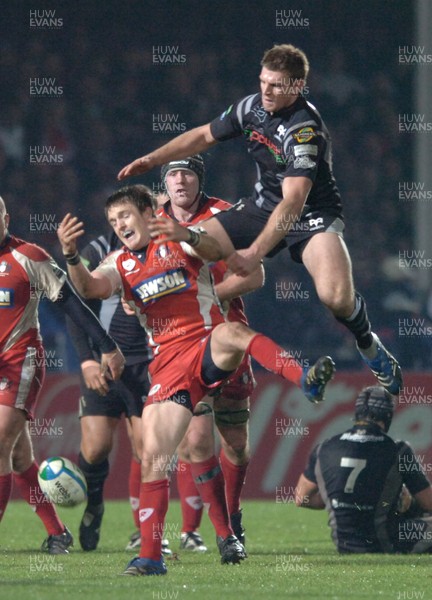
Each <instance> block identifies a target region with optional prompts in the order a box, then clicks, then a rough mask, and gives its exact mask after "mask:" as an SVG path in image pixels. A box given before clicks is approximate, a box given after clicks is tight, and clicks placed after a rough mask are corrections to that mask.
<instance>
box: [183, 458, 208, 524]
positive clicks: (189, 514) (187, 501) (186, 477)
mask: <svg viewBox="0 0 432 600" xmlns="http://www.w3.org/2000/svg"><path fill="white" fill-rule="evenodd" d="M177 488H178V491H179V496H180V504H181V511H182V518H183V523H182V528H181V530H182V531H184V532H187V531H196V530H197V529H198V527H199V526H200V523H201V517H202V513H203V503H202V500H201V496H200V495H199V492H198V489H197V486H196V485H195V481H194V478H193V476H192V469H191V465H190V463H187V462H184V461H183V460H180V459H179V460H178V461H177Z"/></svg>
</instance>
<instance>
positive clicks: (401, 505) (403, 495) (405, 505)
mask: <svg viewBox="0 0 432 600" xmlns="http://www.w3.org/2000/svg"><path fill="white" fill-rule="evenodd" d="M411 502H412V496H411V494H410V492H409V490H408V488H407V487H406V485H405V484H403V485H402V489H401V492H400V495H399V499H398V503H397V511H398V513H400V514H403V513H405V512H407V510H408V509H409V507H410V506H411Z"/></svg>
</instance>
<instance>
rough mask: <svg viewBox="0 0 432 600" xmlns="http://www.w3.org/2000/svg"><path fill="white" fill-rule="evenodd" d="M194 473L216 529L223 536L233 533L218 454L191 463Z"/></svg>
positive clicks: (217, 533)
mask: <svg viewBox="0 0 432 600" xmlns="http://www.w3.org/2000/svg"><path fill="white" fill-rule="evenodd" d="M191 470H192V475H193V477H194V479H195V483H196V485H197V488H198V490H199V493H200V496H201V498H202V500H203V502H204V504H205V505H208V507H209V508H208V515H209V517H210V521H211V522H212V523H213V526H214V528H215V531H216V535H220V536H222V537H223V538H226V537H228V536H229V535H233V531H232V529H231V526H230V524H229V518H228V509H227V505H226V499H225V480H224V476H223V473H222V469H221V467H220V464H219V461H218V459H217V458H216V456H211V457H210V458H208V459H207V460H204V461H202V462H199V463H191Z"/></svg>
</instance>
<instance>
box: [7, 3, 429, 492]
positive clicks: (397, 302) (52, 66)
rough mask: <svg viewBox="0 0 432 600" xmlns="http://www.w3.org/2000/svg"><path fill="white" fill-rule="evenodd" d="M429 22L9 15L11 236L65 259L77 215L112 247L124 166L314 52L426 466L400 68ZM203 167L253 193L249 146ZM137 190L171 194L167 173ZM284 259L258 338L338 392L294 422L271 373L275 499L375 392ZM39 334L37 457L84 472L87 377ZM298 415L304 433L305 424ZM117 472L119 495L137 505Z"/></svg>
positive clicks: (263, 385)
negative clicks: (265, 64) (65, 231)
mask: <svg viewBox="0 0 432 600" xmlns="http://www.w3.org/2000/svg"><path fill="white" fill-rule="evenodd" d="M414 7H415V3H414V2H412V1H403V2H398V3H396V4H395V3H394V2H393V1H386V0H380V1H379V2H376V1H364V0H355V1H350V2H349V3H348V2H346V3H340V2H339V1H337V0H324V1H322V2H316V1H315V2H312V1H311V2H308V1H307V0H305V1H304V2H293V3H287V2H284V1H283V0H280V1H273V0H272V1H268V2H256V1H249V2H226V1H223V0H222V1H219V2H199V1H195V0H184V1H179V2H168V1H166V0H162V1H158V2H155V1H150V2H133V1H126V2H110V1H105V2H99V1H95V0H91V1H85V2H84V1H81V0H78V1H75V2H74V3H73V4H71V3H68V2H63V1H57V2H37V1H34V2H27V1H23V2H19V3H2V6H1V22H0V27H1V36H0V77H1V81H2V86H1V87H0V105H1V111H0V190H1V191H0V193H1V195H2V196H3V197H4V199H5V201H6V203H7V205H8V206H9V208H10V212H11V214H12V227H11V230H12V231H13V233H14V234H15V235H18V236H21V237H24V238H25V239H30V240H32V241H34V242H36V243H38V244H41V245H42V246H43V247H45V248H47V249H48V250H49V251H50V252H52V253H53V254H54V255H55V256H56V257H57V258H59V259H60V260H61V257H59V253H58V245H57V243H56V235H55V229H56V227H57V224H58V222H59V221H60V220H61V218H62V217H63V215H64V214H65V213H66V212H67V211H72V212H74V213H76V214H78V215H79V216H80V217H81V218H82V219H83V220H84V221H85V223H86V229H87V234H88V236H89V237H90V236H92V235H94V234H99V233H101V232H102V231H104V230H105V223H104V219H103V214H102V206H103V202H104V199H105V198H106V196H107V195H108V194H109V193H110V192H111V191H112V190H113V189H115V188H116V187H118V185H117V183H116V180H115V176H116V173H117V172H118V170H119V168H120V167H121V166H123V165H124V164H126V163H127V162H130V160H132V159H133V158H135V157H137V156H139V155H141V154H143V153H144V152H145V151H148V150H150V149H152V148H153V147H155V146H158V145H161V144H163V143H164V142H165V141H167V140H169V139H170V138H171V137H172V136H173V135H175V134H177V133H179V132H181V131H183V130H185V129H188V128H191V127H193V126H196V125H199V124H202V123H204V122H206V121H208V120H210V119H211V118H213V117H215V116H217V115H218V114H219V113H221V112H222V111H223V110H224V109H225V108H226V107H227V106H228V105H229V104H230V103H231V102H232V101H233V100H235V99H237V98H239V97H241V96H242V95H246V94H249V93H252V92H254V91H255V90H257V89H258V73H259V62H260V59H261V56H262V54H263V51H264V50H265V49H266V48H268V47H270V46H271V45H272V44H273V43H275V42H291V43H294V44H296V45H298V46H300V47H301V48H302V49H303V50H305V52H306V53H307V55H308V57H309V60H310V63H311V73H310V77H309V80H308V85H307V96H308V99H310V101H311V102H312V103H316V105H317V107H318V109H319V110H320V111H321V114H322V116H323V117H324V119H325V121H326V123H327V126H328V127H329V129H330V133H331V135H332V138H333V143H334V171H335V175H336V178H337V181H338V184H339V187H340V189H341V192H342V196H343V200H344V207H345V208H344V212H345V216H346V220H347V231H346V240H347V242H348V245H349V248H350V252H351V256H352V259H353V264H354V274H355V279H356V283H357V288H358V289H359V290H360V291H361V292H362V293H363V295H364V296H365V297H366V299H367V303H368V309H369V313H370V317H371V320H372V323H373V324H374V329H375V330H376V331H377V333H378V334H379V335H380V336H381V337H382V339H383V341H384V342H385V344H386V345H388V346H389V347H390V348H391V349H392V350H393V351H394V353H395V354H396V355H397V356H398V358H399V359H400V362H401V364H402V366H403V368H404V369H405V371H407V372H408V371H409V372H410V373H411V375H410V376H409V377H408V380H407V381H408V382H409V385H407V384H406V389H405V391H404V395H403V396H402V401H400V402H399V404H400V406H399V408H400V409H401V414H400V417H401V418H400V433H401V435H403V437H408V439H411V441H412V442H413V446H414V447H415V449H416V450H417V451H418V452H422V453H423V454H422V456H423V457H424V461H423V462H425V461H426V462H427V459H428V455H429V453H430V450H431V449H430V448H429V443H430V439H431V435H430V434H431V423H430V418H429V414H430V407H429V406H428V404H429V403H430V402H429V398H430V399H431V400H432V396H429V394H428V390H430V389H431V386H430V382H429V379H428V376H427V374H425V373H426V372H427V371H428V370H429V368H430V364H431V339H432V336H431V333H432V329H429V327H430V326H431V313H432V308H431V305H432V300H431V299H430V298H429V291H428V290H422V292H421V293H420V291H419V288H418V286H416V275H417V272H416V269H408V268H401V267H400V263H399V257H400V256H401V253H403V252H408V256H409V253H410V252H412V251H413V248H414V243H415V242H414V240H415V232H414V214H415V210H416V201H406V200H404V199H401V197H400V186H401V184H402V185H403V184H404V182H412V181H413V180H414V176H413V137H414V136H413V135H407V134H405V135H404V134H401V133H400V132H399V129H398V116H399V115H400V114H405V113H409V112H410V111H411V112H412V106H413V81H414V73H415V69H416V67H414V66H413V65H407V64H401V63H400V61H399V55H400V47H404V46H411V45H414V44H415V38H414ZM420 68H428V67H427V66H424V67H420ZM429 68H431V67H429ZM205 158H206V166H207V174H206V190H207V192H208V193H210V194H212V195H216V196H219V197H222V198H224V199H227V200H229V201H235V200H236V199H238V198H239V197H241V196H244V195H246V194H247V193H248V192H249V191H250V190H251V188H252V185H253V181H254V176H255V169H254V166H253V163H252V161H251V160H250V159H249V157H248V155H247V153H246V151H245V148H244V145H243V142H242V141H239V140H237V141H233V142H229V143H225V144H221V145H219V146H217V147H215V148H214V149H212V150H211V151H210V152H208V153H207V155H206V157H205ZM134 181H136V182H142V183H145V184H147V185H149V186H150V187H152V188H153V189H154V190H155V191H157V190H159V189H160V183H159V180H158V173H157V172H156V171H154V172H152V173H150V174H148V175H146V176H145V177H142V178H137V179H135V180H134ZM418 250H421V249H418ZM285 258H287V257H285V256H282V255H280V256H279V257H278V258H276V259H274V260H272V261H271V262H268V263H267V264H266V271H267V282H266V286H265V288H264V289H262V290H259V291H257V292H256V293H255V294H254V295H251V296H250V297H249V298H247V308H248V314H249V316H250V321H251V325H252V326H253V327H255V328H257V329H259V330H260V331H262V332H264V333H267V334H270V335H272V336H273V337H274V338H275V339H276V340H277V341H278V342H279V343H282V344H284V345H286V346H288V347H290V348H292V349H294V351H295V352H296V353H297V356H298V358H299V359H300V360H303V361H306V360H307V358H306V357H310V358H311V359H314V358H316V357H317V356H318V355H320V354H323V353H325V354H331V355H332V356H333V357H334V359H335V361H336V363H337V366H338V376H337V378H336V380H335V382H334V384H332V386H331V388H330V391H329V399H328V402H329V404H328V408H327V409H325V408H322V407H320V408H319V409H318V412H316V413H312V412H311V408H310V407H308V406H304V405H299V408H298V410H297V409H296V410H294V411H292V410H291V409H292V402H297V396H296V391H295V390H292V389H290V388H288V387H287V386H284V385H283V384H281V383H280V382H279V381H276V380H275V379H274V378H272V377H269V376H267V375H263V374H261V373H259V372H258V378H259V386H258V390H257V393H256V397H255V400H254V408H253V412H254V417H253V428H252V433H253V436H252V445H253V447H254V449H255V450H256V451H257V452H256V458H254V459H253V462H252V469H256V471H253V470H252V471H251V475H250V477H249V480H250V481H251V482H255V481H258V480H257V479H255V474H256V476H257V477H259V478H260V481H261V483H260V484H259V485H258V484H257V485H256V486H251V485H249V484H248V487H247V490H248V494H249V495H254V494H267V495H268V496H269V497H272V496H274V495H275V493H277V492H274V491H273V487H275V484H274V482H275V481H276V479H274V480H273V479H272V480H271V483H263V479H264V478H265V475H264V473H265V471H266V468H265V465H267V466H268V465H270V464H273V463H272V462H271V461H275V462H274V464H281V461H282V457H283V460H284V461H288V462H287V464H288V463H289V465H291V466H290V467H289V468H291V471H287V469H285V470H284V469H281V468H280V469H279V471H280V473H279V475H278V477H279V479H278V480H277V482H278V483H277V485H285V486H287V487H288V488H289V487H290V486H292V485H293V484H294V480H295V477H296V475H297V474H298V472H299V471H300V469H301V467H302V465H303V462H304V457H305V455H306V453H307V451H308V449H309V446H311V445H312V442H315V441H316V440H317V439H319V437H320V436H323V435H328V434H329V433H330V432H331V431H333V430H336V429H340V428H341V427H345V426H347V424H348V419H347V416H348V414H349V413H350V411H351V406H352V399H353V397H354V395H355V392H356V391H357V390H358V389H359V388H360V387H361V386H362V385H364V384H366V383H372V382H373V380H372V378H371V376H370V374H369V372H368V371H367V369H365V368H364V367H363V365H362V363H361V361H360V359H359V357H358V354H357V351H356V350H355V347H354V343H353V340H352V337H351V335H350V334H349V333H348V332H347V331H346V330H345V328H343V327H342V326H339V325H338V324H337V323H336V322H335V321H334V319H333V318H332V317H331V316H330V315H329V314H328V313H327V312H326V311H325V310H324V308H323V307H322V306H321V305H320V304H319V302H318V300H317V298H316V295H315V292H314V290H313V286H312V284H311V281H310V279H309V278H308V276H307V274H306V272H305V271H304V270H303V269H302V268H301V267H299V266H297V265H295V264H294V263H293V262H292V261H290V260H289V259H288V260H285ZM41 322H42V328H43V333H44V337H45V345H46V350H47V359H46V360H47V367H48V373H49V375H48V378H47V384H46V388H45V393H44V395H43V397H42V399H41V401H40V408H39V414H38V421H37V422H36V426H35V428H34V430H33V435H34V439H35V444H36V447H37V448H38V452H39V454H40V455H39V456H38V458H44V457H45V456H46V455H48V454H53V453H57V452H58V453H60V452H63V453H65V454H68V455H69V456H71V458H74V457H75V456H76V452H77V449H78V439H79V437H78V424H77V420H76V418H75V408H76V404H77V388H76V377H77V376H76V373H77V366H78V365H77V362H76V358H75V356H74V353H73V350H72V349H71V347H70V342H69V339H68V337H67V334H66V332H65V329H64V324H63V321H62V318H61V315H59V314H58V312H57V311H56V310H55V309H54V307H52V306H51V305H50V304H49V303H48V302H43V303H42V308H41ZM345 373H346V375H345ZM54 392H55V393H54ZM272 394H273V395H272ZM47 399H50V403H48V401H47ZM402 404H404V406H402ZM302 406H303V408H302ZM341 407H342V408H341ZM408 408H409V410H410V416H407V415H408V413H407V415H406V416H405V417H403V415H404V412H405V410H408ZM333 409H334V412H332V411H333ZM290 411H291V412H290ZM323 411H324V412H323ZM293 414H294V415H295V417H296V418H297V419H300V421H297V422H296V423H294V422H290V421H289V420H290V419H291V418H294V417H293ZM314 415H315V416H314ZM341 415H342V416H343V418H342V417H341ZM281 418H283V419H285V421H284V422H283V423H284V424H283V423H282V422H281V421H280V419H281ZM277 419H279V421H277ZM311 421H314V426H313V427H312V425H311ZM315 421H316V422H315ZM278 422H279V425H277V423H278ZM281 423H282V425H281ZM281 426H282V430H280V429H279V430H277V428H278V427H281ZM295 429H297V430H298V431H297V432H296V431H295ZM288 430H290V431H288ZM291 430H292V431H291ZM306 430H307V432H306ZM60 431H61V433H60ZM281 431H282V433H281ZM410 432H411V434H412V435H409V433H410ZM263 440H265V441H266V444H264V445H263V446H261V443H262V442H263ZM264 446H265V447H264ZM125 448H126V445H125V439H124V438H121V440H120V441H119V443H118V445H117V448H116V456H117V455H118V456H119V457H122V456H126V453H127V451H126V450H125ZM270 449H271V450H270ZM299 449H300V450H299ZM263 455H264V458H263ZM265 456H267V458H265ZM287 457H288V458H287ZM116 460H117V459H116V458H115V459H114V462H116ZM260 461H261V462H260ZM284 464H285V463H284ZM285 466H286V465H285ZM287 468H288V467H287ZM118 472H119V471H117V470H115V473H118ZM115 473H114V475H113V476H112V477H111V482H110V488H109V489H110V493H112V494H113V495H119V494H120V495H121V494H123V495H124V494H125V493H126V487H124V486H123V483H124V482H123V480H122V479H121V476H120V475H118V476H117V475H115ZM287 473H289V474H288V475H287ZM266 486H267V487H266ZM269 486H270V487H269ZM276 487H277V486H276ZM288 495H289V494H288Z"/></svg>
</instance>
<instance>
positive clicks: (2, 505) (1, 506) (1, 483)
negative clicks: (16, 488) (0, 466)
mask: <svg viewBox="0 0 432 600" xmlns="http://www.w3.org/2000/svg"><path fill="white" fill-rule="evenodd" d="M11 493H12V473H8V474H7V475H0V521H1V520H2V518H3V515H4V513H5V510H6V506H7V505H8V502H9V498H10V496H11Z"/></svg>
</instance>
